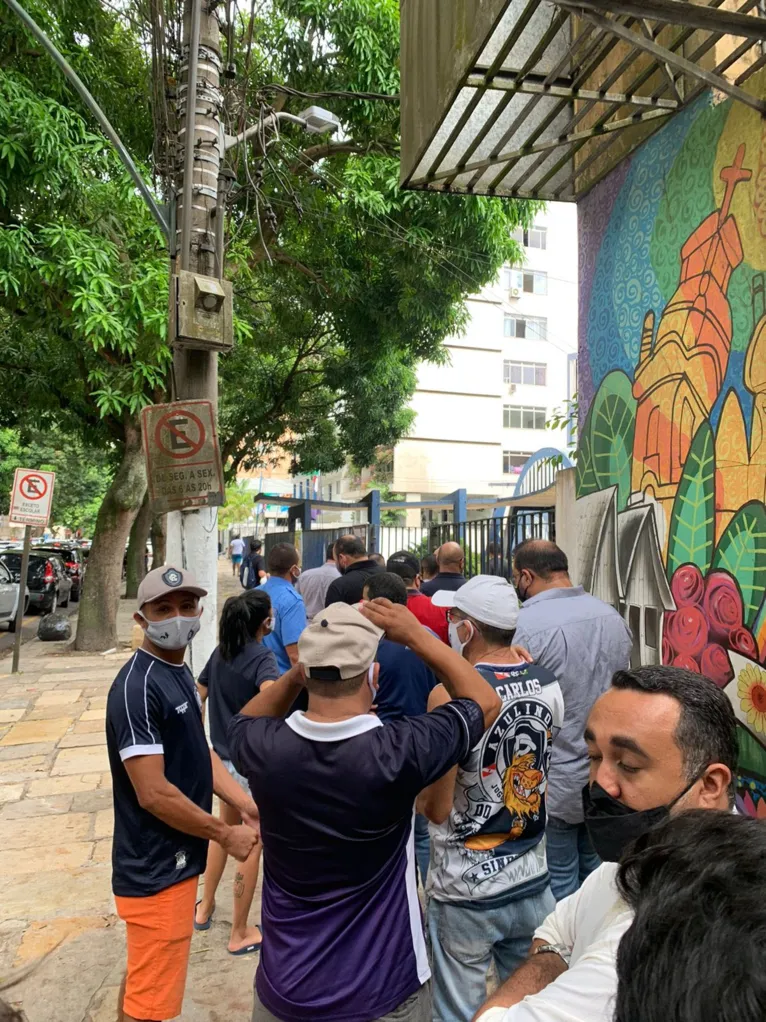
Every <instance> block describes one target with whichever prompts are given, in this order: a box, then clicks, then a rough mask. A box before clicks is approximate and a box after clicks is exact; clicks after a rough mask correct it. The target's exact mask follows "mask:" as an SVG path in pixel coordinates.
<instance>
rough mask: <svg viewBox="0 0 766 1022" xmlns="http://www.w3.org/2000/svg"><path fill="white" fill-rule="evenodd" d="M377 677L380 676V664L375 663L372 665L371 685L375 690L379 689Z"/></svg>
mask: <svg viewBox="0 0 766 1022" xmlns="http://www.w3.org/2000/svg"><path fill="white" fill-rule="evenodd" d="M379 676H380V664H377V663H376V664H373V665H372V683H373V685H374V686H375V688H376V689H377V688H379V682H378V678H379Z"/></svg>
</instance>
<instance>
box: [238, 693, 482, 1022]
mask: <svg viewBox="0 0 766 1022" xmlns="http://www.w3.org/2000/svg"><path fill="white" fill-rule="evenodd" d="M483 733H484V719H483V716H482V712H481V709H480V708H479V706H478V705H477V704H476V703H475V702H473V701H472V700H470V699H457V700H455V701H454V702H452V703H449V704H448V705H446V706H443V707H439V709H437V710H434V712H433V713H428V714H425V715H423V716H419V717H407V718H404V719H402V720H396V721H393V722H392V723H390V724H386V725H385V726H384V725H383V724H382V722H381V721H380V720H379V719H378V718H377V717H376V716H375V715H374V714H366V715H364V716H358V717H352V718H350V719H349V720H344V721H339V722H337V723H326V724H325V723H318V722H316V721H312V720H309V719H308V718H307V717H306V716H305V714H304V713H302V712H297V713H293V714H292V715H291V716H290V717H288V718H287V720H284V719H282V718H280V719H275V718H271V717H258V718H253V717H243V716H237V717H235V718H234V719H233V721H232V722H231V726H230V727H229V749H230V750H231V758H232V761H233V762H234V765H235V766H236V768H237V770H239V772H240V773H241V774H244V776H245V777H246V778H247V780H248V782H249V784H250V788H251V791H252V793H253V798H254V799H255V801H256V802H257V804H258V809H259V811H260V816H261V834H262V837H263V848H264V857H263V901H262V909H261V919H262V927H263V948H262V950H261V961H260V965H259V967H258V971H257V972H256V987H257V991H258V996H259V998H260V1000H261V1002H262V1004H263V1005H264V1006H265V1007H266V1009H267V1010H268V1011H270V1012H271V1013H272V1014H273V1015H276V1017H277V1018H279V1019H282V1020H284V1022H305V1020H307V1019H311V1020H312V1022H370V1020H372V1019H377V1018H380V1017H381V1016H382V1015H386V1014H387V1013H388V1012H390V1011H393V1010H394V1009H395V1008H396V1007H398V1006H399V1005H400V1004H402V1002H403V1001H405V1000H407V998H408V997H411V996H412V995H413V994H414V993H416V992H417V990H418V989H419V988H420V987H421V986H422V985H423V984H424V983H425V982H426V981H427V980H428V979H429V977H430V970H429V967H428V956H427V954H426V946H425V940H424V937H423V924H422V914H421V909H420V903H419V901H418V893H417V881H416V878H415V856H414V840H413V830H412V820H413V810H414V802H415V798H416V797H417V795H418V793H419V792H420V791H422V789H423V788H424V787H426V786H427V785H429V784H431V783H432V782H433V781H435V780H437V779H438V778H439V777H441V776H442V775H443V774H445V773H446V772H447V770H449V769H450V767H452V766H454V765H455V764H456V763H459V762H461V761H462V760H463V759H464V758H465V757H466V756H467V755H468V754H469V752H470V750H471V749H472V748H473V746H474V745H475V744H476V743H477V742H478V740H479V738H480V737H481V735H482V734H483Z"/></svg>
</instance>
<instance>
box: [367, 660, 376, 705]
mask: <svg viewBox="0 0 766 1022" xmlns="http://www.w3.org/2000/svg"><path fill="white" fill-rule="evenodd" d="M374 679H375V664H370V667H369V670H368V671H367V685H368V687H369V689H370V692H371V693H372V701H373V703H374V702H375V700H376V699H377V698H378V690H377V689H376V688H375V680H374Z"/></svg>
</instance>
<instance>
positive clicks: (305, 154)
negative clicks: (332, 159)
mask: <svg viewBox="0 0 766 1022" xmlns="http://www.w3.org/2000/svg"><path fill="white" fill-rule="evenodd" d="M373 149H380V150H382V151H383V152H390V151H392V150H395V149H396V146H393V145H389V144H388V143H386V142H368V143H366V144H365V143H362V142H354V141H353V139H347V140H346V141H345V142H320V143H319V145H313V146H309V148H308V149H304V150H303V151H302V152H301V153H300V154H299V160H298V161H297V162H296V163H294V164H293V165H292V167H290V173H291V174H293V175H295V176H296V177H297V176H298V175H300V174H306V173H311V170H312V167H313V165H314V164H315V163H316V162H317V161H318V160H324V159H327V157H329V156H343V155H362V154H364V153H369V152H371V151H372V150H373Z"/></svg>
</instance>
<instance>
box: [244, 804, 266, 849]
mask: <svg viewBox="0 0 766 1022" xmlns="http://www.w3.org/2000/svg"><path fill="white" fill-rule="evenodd" d="M241 816H242V822H243V823H246V824H247V826H248V827H250V829H251V830H253V831H255V836H256V839H257V840H258V841H260V840H261V814H260V813H259V812H258V806H257V805H256V804H255V802H253V801H252V799H251V800H250V805H249V806H248V807H247V808H246V809H242V811H241Z"/></svg>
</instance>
